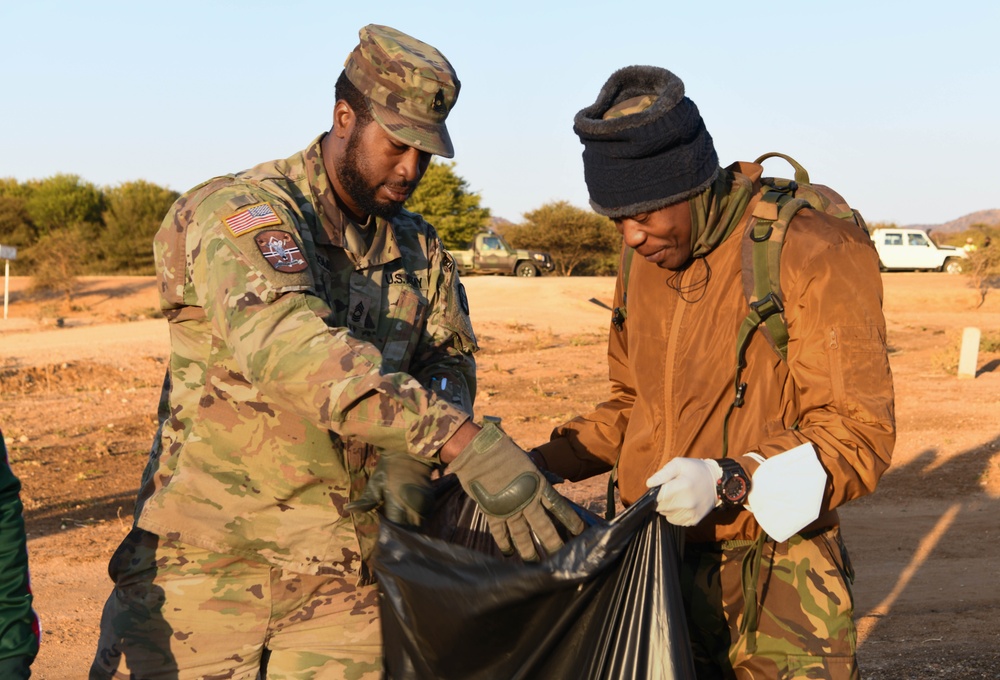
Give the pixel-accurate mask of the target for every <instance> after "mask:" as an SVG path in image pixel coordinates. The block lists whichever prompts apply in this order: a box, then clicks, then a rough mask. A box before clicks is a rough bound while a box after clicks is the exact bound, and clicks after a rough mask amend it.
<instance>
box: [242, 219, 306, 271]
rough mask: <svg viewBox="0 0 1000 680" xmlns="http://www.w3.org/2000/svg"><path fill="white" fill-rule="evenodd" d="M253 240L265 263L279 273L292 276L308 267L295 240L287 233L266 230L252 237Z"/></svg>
mask: <svg viewBox="0 0 1000 680" xmlns="http://www.w3.org/2000/svg"><path fill="white" fill-rule="evenodd" d="M253 240H254V241H255V242H256V243H257V247H258V248H259V249H260V254H261V255H263V256H264V259H265V260H267V263H268V264H269V265H271V266H272V267H273V268H274V269H275V270H277V271H279V272H284V273H287V274H294V273H295V272H300V271H302V270H303V269H305V268H306V267H308V266H309V264H308V263H307V262H306V261H305V259H304V258H303V257H302V251H300V250H299V246H298V244H297V243H296V242H295V239H293V238H292V235H291V234H289V233H288V232H287V231H278V230H277V229H268V230H267V231H262V232H260V233H259V234H257V235H256V236H254V237H253Z"/></svg>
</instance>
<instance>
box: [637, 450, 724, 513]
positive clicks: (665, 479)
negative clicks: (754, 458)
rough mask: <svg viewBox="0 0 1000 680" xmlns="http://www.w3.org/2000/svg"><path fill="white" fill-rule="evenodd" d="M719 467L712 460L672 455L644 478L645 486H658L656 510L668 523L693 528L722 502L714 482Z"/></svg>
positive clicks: (720, 476) (718, 475)
mask: <svg viewBox="0 0 1000 680" xmlns="http://www.w3.org/2000/svg"><path fill="white" fill-rule="evenodd" d="M720 479H722V468H721V467H719V464H718V463H716V462H715V461H714V460H705V459H702V458H674V459H673V460H672V461H670V462H669V463H667V464H666V465H664V466H663V467H662V468H660V470H659V472H657V473H656V474H654V475H653V476H652V477H650V478H649V479H647V480H646V486H647V487H649V488H652V487H654V486H659V487H660V491H659V493H657V494H656V510H657V511H658V512H659V513H660V514H661V515H663V516H664V517H666V518H667V521H669V522H670V523H671V524H675V525H677V526H682V527H693V526H694V525H695V524H697V523H698V522H700V521H701V520H702V519H704V517H705V515H707V514H708V513H710V512H711V511H712V510H713V509H714V508H715V507H717V506H719V505H721V504H722V501H720V500H719V494H718V492H717V491H716V488H715V487H716V484H717V483H718V481H719V480H720Z"/></svg>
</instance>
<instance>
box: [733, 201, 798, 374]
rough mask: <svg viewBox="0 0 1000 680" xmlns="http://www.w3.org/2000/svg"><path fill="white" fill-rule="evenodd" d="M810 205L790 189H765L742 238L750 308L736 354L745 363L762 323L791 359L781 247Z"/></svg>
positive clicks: (780, 352) (771, 340) (769, 338)
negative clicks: (798, 215) (793, 223)
mask: <svg viewBox="0 0 1000 680" xmlns="http://www.w3.org/2000/svg"><path fill="white" fill-rule="evenodd" d="M808 207H810V205H809V202H808V201H807V200H805V199H803V198H794V197H793V196H792V193H791V191H788V190H782V189H774V188H767V187H766V188H765V189H764V193H763V195H762V196H761V198H760V201H759V202H758V203H757V206H756V207H755V208H754V211H753V213H752V215H751V216H750V220H749V222H748V224H747V227H746V230H745V233H744V238H743V252H742V259H743V263H742V268H743V292H744V295H745V296H746V299H747V304H748V306H749V308H750V311H749V312H748V314H747V316H746V318H745V319H744V320H743V323H742V325H741V326H740V331H739V335H738V336H737V357H738V360H739V362H740V364H741V365H742V364H743V363H744V353H745V352H746V347H747V345H748V344H749V342H750V336H751V334H752V333H753V331H754V330H756V328H757V327H758V326H761V324H763V329H762V332H763V333H764V336H765V337H766V338H767V341H768V343H769V344H770V345H771V347H773V348H774V351H775V352H777V353H778V355H779V356H780V357H781V358H782V360H785V359H787V358H788V328H787V326H786V324H785V318H784V310H785V307H784V304H783V300H782V295H781V279H780V276H781V248H782V246H783V245H784V243H785V232H786V231H787V230H788V224H789V222H791V220H792V218H793V217H794V216H795V214H796V213H797V212H798V211H800V210H802V209H803V208H808Z"/></svg>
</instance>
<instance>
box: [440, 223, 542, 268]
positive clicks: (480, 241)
mask: <svg viewBox="0 0 1000 680" xmlns="http://www.w3.org/2000/svg"><path fill="white" fill-rule="evenodd" d="M449 252H451V254H452V255H453V256H454V258H455V262H456V263H457V264H458V270H459V271H460V272H461V273H463V274H469V273H471V274H507V275H513V276H540V275H542V274H545V273H548V272H550V271H552V270H553V269H554V268H555V265H554V264H553V263H552V258H551V257H550V256H549V254H548V253H542V252H539V251H537V250H523V249H520V248H512V247H511V246H510V244H509V243H507V241H505V240H504V238H503V236H501V235H500V234H498V233H496V232H495V231H481V232H479V233H478V234H476V236H475V238H474V239H473V241H472V243H469V244H467V246H466V247H465V248H461V249H456V250H451V251H449Z"/></svg>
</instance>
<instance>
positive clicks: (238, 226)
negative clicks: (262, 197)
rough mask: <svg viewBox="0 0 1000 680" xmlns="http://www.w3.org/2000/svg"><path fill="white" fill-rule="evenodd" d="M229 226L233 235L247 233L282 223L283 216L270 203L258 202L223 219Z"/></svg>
mask: <svg viewBox="0 0 1000 680" xmlns="http://www.w3.org/2000/svg"><path fill="white" fill-rule="evenodd" d="M222 221H223V222H225V223H226V226H227V227H229V231H230V232H232V234H233V236H239V235H240V234H245V233H246V232H248V231H253V230H254V229H260V228H261V227H272V226H276V225H280V224H281V218H280V217H278V215H277V214H276V213H275V212H274V208H272V207H271V204H270V203H258V204H257V205H252V206H250V207H248V208H243V209H242V210H240V211H239V212H237V213H233V214H232V215H230V216H229V217H226V218H224V219H223V220H222Z"/></svg>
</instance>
